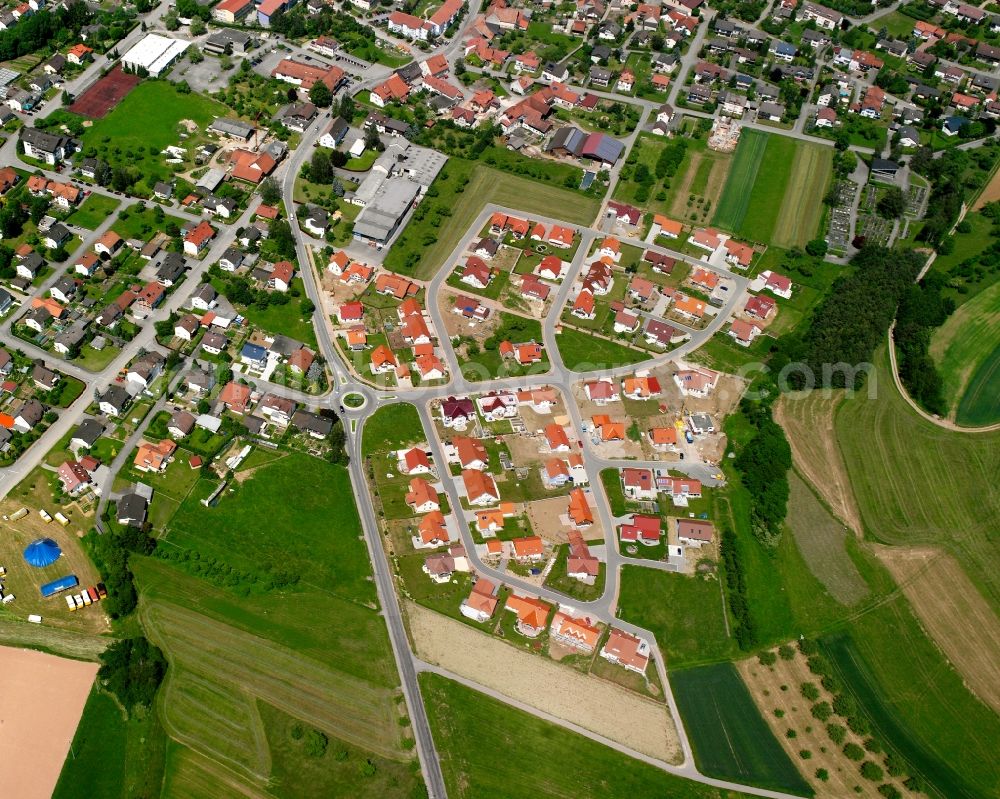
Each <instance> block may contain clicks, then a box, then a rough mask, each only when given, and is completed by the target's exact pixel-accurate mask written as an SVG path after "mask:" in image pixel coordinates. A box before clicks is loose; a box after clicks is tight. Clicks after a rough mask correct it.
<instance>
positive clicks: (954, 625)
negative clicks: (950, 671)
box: [874, 546, 1000, 713]
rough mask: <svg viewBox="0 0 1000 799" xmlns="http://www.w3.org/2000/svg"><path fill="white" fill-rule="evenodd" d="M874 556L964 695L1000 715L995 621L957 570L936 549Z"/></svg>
mask: <svg viewBox="0 0 1000 799" xmlns="http://www.w3.org/2000/svg"><path fill="white" fill-rule="evenodd" d="M874 551H875V554H876V555H878V557H879V560H881V561H882V563H884V564H885V566H886V568H888V569H889V571H890V572H891V573H892V576H893V577H894V578H895V580H896V582H897V583H899V585H900V587H901V588H902V589H903V593H904V594H905V595H906V598H907V599H908V600H910V605H912V607H913V610H914V612H915V613H916V614H917V618H919V619H920V622H921V624H923V626H924V628H925V629H926V630H927V632H928V633H930V636H931V638H932V639H933V640H934V642H935V643H936V644H937V645H938V647H940V649H941V651H942V652H944V654H945V657H947V658H948V660H949V661H951V664H952V665H953V666H954V667H955V668H956V669H957V670H958V673H959V674H961V675H962V677H963V678H964V679H965V684H966V685H967V686H968V688H969V690H971V691H972V692H973V693H974V694H975V695H976V696H978V697H979V698H980V699H982V700H983V702H985V703H986V704H987V705H989V706H990V707H992V708H993V709H994V710H995V711H997V712H998V713H1000V621H998V620H997V616H996V614H995V613H994V612H993V611H992V610H991V609H990V606H989V604H988V603H987V602H986V600H985V599H983V597H982V594H980V593H979V591H977V590H976V587H975V586H974V585H973V584H972V582H971V581H970V580H969V578H968V577H967V576H966V575H965V572H964V571H962V567H961V566H959V565H958V562H957V561H956V560H955V559H954V558H953V557H951V556H950V555H947V554H945V553H943V552H941V551H940V550H937V549H931V548H905V549H904V548H900V547H881V546H880V547H875V548H874Z"/></svg>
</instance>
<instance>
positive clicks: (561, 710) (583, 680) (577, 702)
mask: <svg viewBox="0 0 1000 799" xmlns="http://www.w3.org/2000/svg"><path fill="white" fill-rule="evenodd" d="M405 609H406V614H407V616H408V617H409V622H410V631H411V633H412V635H413V640H414V643H415V645H416V651H417V655H418V656H419V657H420V658H422V659H423V660H426V661H427V662H428V663H434V664H435V665H439V666H443V667H444V668H446V669H448V670H450V671H453V672H455V673H456V674H459V675H461V676H463V677H466V678H468V679H470V680H473V681H475V682H477V683H479V684H481V685H484V686H486V687H488V688H492V689H493V690H495V691H498V692H500V693H503V694H505V695H506V696H509V697H511V698H513V699H516V700H518V701H520V702H524V703H526V704H529V705H531V706H533V707H536V708H538V709H539V710H543V711H545V712H546V713H551V714H552V715H554V716H558V717H559V718H561V719H566V720H567V721H571V722H573V723H574V724H578V725H580V726H581V727H584V728H586V729H588V730H592V731H593V732H596V733H599V734H600V735H603V736H604V737H606V738H610V739H611V740H613V741H617V742H618V743H620V744H623V745H625V746H628V747H631V748H632V749H635V750H636V751H638V752H642V753H643V754H646V755H649V756H650V757H655V758H659V759H660V760H664V761H666V762H668V763H679V762H680V760H681V752H680V746H679V744H678V740H677V731H676V730H675V729H674V726H673V722H672V721H671V719H670V716H669V715H668V714H667V710H666V708H665V707H664V706H663V705H661V704H657V703H656V702H653V701H651V700H647V699H643V698H642V697H640V696H638V695H636V694H634V693H632V692H631V691H628V690H626V689H625V688H622V687H620V686H617V685H613V684H611V683H609V682H607V681H605V680H600V679H598V678H596V677H589V676H587V675H584V674H581V673H580V672H577V671H575V670H573V669H570V668H568V667H566V666H559V665H558V664H556V663H554V662H552V661H551V660H549V659H548V658H546V657H541V656H538V655H530V654H528V653H527V652H518V651H517V650H516V649H515V648H514V647H512V646H510V645H508V644H505V643H504V642H503V641H500V640H498V639H496V638H493V637H491V636H489V635H485V634H481V633H478V632H476V631H475V630H472V629H470V628H469V627H466V626H465V625H464V624H462V623H460V622H458V621H455V620H454V619H449V618H447V617H446V616H442V615H441V614H438V613H434V612H433V611H431V610H427V609H426V608H422V607H420V606H419V605H415V604H413V603H411V602H407V603H406V604H405ZM497 612H498V613H500V612H506V611H502V610H498V611H497Z"/></svg>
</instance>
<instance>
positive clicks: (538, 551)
mask: <svg viewBox="0 0 1000 799" xmlns="http://www.w3.org/2000/svg"><path fill="white" fill-rule="evenodd" d="M510 548H511V552H512V554H513V557H514V560H516V561H518V562H519V563H537V562H538V561H540V560H542V559H543V558H544V557H545V542H544V541H542V539H541V538H539V537H538V536H537V535H532V536H526V537H524V538H515V539H513V540H512V541H511V542H510Z"/></svg>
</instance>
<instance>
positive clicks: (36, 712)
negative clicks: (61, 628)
mask: <svg viewBox="0 0 1000 799" xmlns="http://www.w3.org/2000/svg"><path fill="white" fill-rule="evenodd" d="M96 675H97V664H96V663H84V662H82V661H79V660H66V659H65V658H60V657H55V656H54V655H46V654H44V653H42V652H34V651H32V650H29V649H13V648H11V647H0V697H2V701H0V763H2V764H3V794H4V796H10V797H17V799H35V798H36V797H37V798H38V799H48V797H49V796H51V795H52V791H53V789H54V788H55V787H56V782H57V781H58V779H59V772H60V771H62V766H63V761H65V760H66V754H67V753H68V752H69V746H70V744H71V743H72V742H73V735H74V733H75V732H76V725H77V724H79V722H80V716H81V715H83V706H84V705H85V704H86V703H87V695H88V694H89V693H90V687H91V685H93V683H94V677H95V676H96Z"/></svg>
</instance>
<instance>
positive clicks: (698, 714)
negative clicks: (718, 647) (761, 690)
mask: <svg viewBox="0 0 1000 799" xmlns="http://www.w3.org/2000/svg"><path fill="white" fill-rule="evenodd" d="M671 683H672V685H673V690H674V698H675V699H676V701H677V707H678V709H679V710H680V713H681V717H682V718H683V720H684V728H685V729H686V730H687V734H688V738H689V740H690V741H691V748H692V749H693V750H694V758H695V762H696V763H697V764H698V768H699V770H700V771H701V772H702V773H703V774H707V775H709V776H711V777H718V778H720V779H728V780H733V781H734V782H743V783H747V784H750V785H756V786H759V787H762V788H770V789H772V790H780V791H788V792H790V793H794V794H799V795H802V796H812V789H811V788H810V787H809V784H808V783H807V782H806V781H805V780H804V779H803V778H802V775H801V774H799V772H798V769H796V767H795V764H793V763H792V761H791V760H789V758H788V755H786V754H785V750H784V749H782V748H781V744H780V743H778V741H777V739H776V738H775V737H774V735H773V734H772V733H771V730H770V728H769V727H768V726H767V722H766V721H764V719H763V718H762V717H761V715H760V712H759V711H758V710H757V707H756V705H755V704H754V701H753V699H752V698H751V696H750V692H749V691H748V690H747V688H746V686H745V685H744V684H743V680H742V679H740V675H739V674H738V673H737V671H736V669H735V668H734V667H733V665H732V664H731V663H717V664H715V665H712V666H701V667H700V668H695V669H687V670H685V671H679V672H675V673H674V674H672V675H671Z"/></svg>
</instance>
